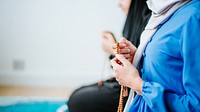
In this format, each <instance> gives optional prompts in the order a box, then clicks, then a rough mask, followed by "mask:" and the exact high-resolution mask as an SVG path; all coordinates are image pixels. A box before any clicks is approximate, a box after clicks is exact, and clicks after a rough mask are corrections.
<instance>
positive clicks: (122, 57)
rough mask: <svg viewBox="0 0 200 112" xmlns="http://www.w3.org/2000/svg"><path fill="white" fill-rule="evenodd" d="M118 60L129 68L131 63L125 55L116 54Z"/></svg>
mask: <svg viewBox="0 0 200 112" xmlns="http://www.w3.org/2000/svg"><path fill="white" fill-rule="evenodd" d="M116 58H117V59H118V60H119V61H120V62H121V63H122V64H123V65H124V66H127V65H128V64H129V63H130V62H129V61H128V60H127V59H126V58H125V57H124V55H120V54H116Z"/></svg>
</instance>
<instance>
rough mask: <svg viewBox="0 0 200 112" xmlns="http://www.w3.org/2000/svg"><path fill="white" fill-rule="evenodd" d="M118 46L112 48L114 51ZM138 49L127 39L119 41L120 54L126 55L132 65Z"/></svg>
mask: <svg viewBox="0 0 200 112" xmlns="http://www.w3.org/2000/svg"><path fill="white" fill-rule="evenodd" d="M116 47H117V46H116V44H114V45H113V46H112V48H113V50H114V51H116ZM136 50H137V48H136V47H135V46H134V45H133V44H132V43H131V42H130V41H128V40H126V38H124V37H122V38H121V39H120V41H119V51H120V54H122V55H124V57H125V58H126V59H128V60H129V61H130V62H131V63H132V61H133V58H134V55H135V52H136Z"/></svg>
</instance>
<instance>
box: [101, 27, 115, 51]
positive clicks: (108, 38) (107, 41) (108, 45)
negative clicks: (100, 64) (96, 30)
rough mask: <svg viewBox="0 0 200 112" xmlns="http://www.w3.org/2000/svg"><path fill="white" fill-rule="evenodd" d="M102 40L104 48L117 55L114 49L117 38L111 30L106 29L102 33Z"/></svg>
mask: <svg viewBox="0 0 200 112" xmlns="http://www.w3.org/2000/svg"><path fill="white" fill-rule="evenodd" d="M101 42H102V48H103V50H104V51H105V52H108V53H110V54H112V55H115V53H114V50H113V49H112V45H113V44H115V43H116V40H115V37H114V35H113V34H112V33H111V32H108V31H104V32H103V33H102V38H101Z"/></svg>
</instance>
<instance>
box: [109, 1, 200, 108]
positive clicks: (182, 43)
mask: <svg viewBox="0 0 200 112" xmlns="http://www.w3.org/2000/svg"><path fill="white" fill-rule="evenodd" d="M147 4H148V7H149V9H150V10H152V12H153V13H152V16H151V18H150V20H149V22H148V24H147V26H146V28H145V30H144V31H143V33H142V35H141V44H140V45H139V47H138V48H136V47H135V46H133V45H132V44H131V43H130V42H129V41H127V40H126V39H125V38H122V39H121V40H120V51H121V53H122V54H119V55H116V58H114V59H113V60H111V64H112V66H113V69H114V71H115V73H114V74H115V76H116V79H117V80H118V82H119V83H120V84H121V85H124V86H127V87H130V88H131V89H132V92H131V94H132V93H133V91H135V92H136V93H137V94H136V95H135V97H134V99H133V96H134V95H129V99H128V101H127V104H126V107H125V110H124V111H125V112H135V111H137V112H151V111H152V112H200V94H199V93H200V89H199V88H200V58H199V56H200V45H199V43H200V0H192V1H191V0H188V1H187V0H147ZM113 48H114V49H115V47H113ZM128 49H129V50H128ZM128 51H129V52H128ZM124 54H129V55H133V56H134V60H133V65H134V66H133V65H132V64H131V63H130V62H129V61H128V60H126V59H125V58H124ZM141 57H142V59H143V68H142V69H141V72H142V78H141V77H140V76H139V73H138V71H137V69H136V67H137V65H138V63H139V60H140V59H141ZM116 59H118V60H119V61H121V62H122V65H119V64H117V63H116Z"/></svg>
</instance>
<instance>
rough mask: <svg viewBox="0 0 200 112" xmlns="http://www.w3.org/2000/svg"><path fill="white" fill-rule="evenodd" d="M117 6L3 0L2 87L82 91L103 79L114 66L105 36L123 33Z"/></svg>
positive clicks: (91, 0) (97, 0)
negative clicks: (108, 56)
mask: <svg viewBox="0 0 200 112" xmlns="http://www.w3.org/2000/svg"><path fill="white" fill-rule="evenodd" d="M117 2H118V1H117V0H0V85H20V86H48V87H57V86H59V87H61V86H62V87H78V86H80V85H83V84H89V83H92V82H96V81H98V80H99V79H100V75H101V74H102V69H103V67H105V68H108V66H109V64H108V63H109V62H108V60H106V62H107V65H105V56H106V55H105V53H104V52H103V50H102V48H101V40H100V36H101V32H102V31H103V30H109V31H112V32H114V34H115V35H116V37H118V38H120V37H121V32H122V29H123V24H124V20H125V16H124V14H123V12H122V11H121V9H120V8H119V7H118V6H117V5H118V4H117ZM104 74H106V75H108V74H110V72H109V71H108V69H105V72H104ZM105 77H106V76H104V78H105Z"/></svg>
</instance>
